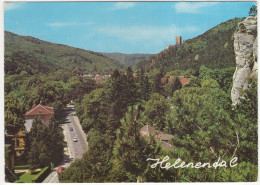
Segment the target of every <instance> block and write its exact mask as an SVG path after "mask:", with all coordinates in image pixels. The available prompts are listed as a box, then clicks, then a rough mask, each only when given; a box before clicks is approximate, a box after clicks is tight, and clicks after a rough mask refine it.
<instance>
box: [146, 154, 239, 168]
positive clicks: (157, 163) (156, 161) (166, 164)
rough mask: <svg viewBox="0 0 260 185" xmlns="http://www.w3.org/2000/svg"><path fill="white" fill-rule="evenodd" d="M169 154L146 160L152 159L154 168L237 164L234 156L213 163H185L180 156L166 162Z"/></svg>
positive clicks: (224, 166)
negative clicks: (227, 160)
mask: <svg viewBox="0 0 260 185" xmlns="http://www.w3.org/2000/svg"><path fill="white" fill-rule="evenodd" d="M169 159H170V158H169V156H165V157H164V158H163V159H162V160H161V159H160V158H157V159H152V158H148V159H147V160H146V161H154V163H153V164H152V165H151V168H156V167H157V166H158V167H160V168H161V169H169V168H206V167H207V168H215V169H217V168H218V167H219V168H227V167H228V166H229V167H231V168H233V167H235V166H237V163H236V162H237V160H238V158H237V157H234V158H232V159H231V160H230V162H229V163H227V162H226V161H225V160H220V158H218V160H217V161H216V162H214V163H213V164H211V163H201V162H197V163H195V164H194V163H193V162H190V163H187V164H186V162H185V161H182V160H181V159H180V158H178V159H176V160H175V162H174V163H170V162H167V161H168V160H169Z"/></svg>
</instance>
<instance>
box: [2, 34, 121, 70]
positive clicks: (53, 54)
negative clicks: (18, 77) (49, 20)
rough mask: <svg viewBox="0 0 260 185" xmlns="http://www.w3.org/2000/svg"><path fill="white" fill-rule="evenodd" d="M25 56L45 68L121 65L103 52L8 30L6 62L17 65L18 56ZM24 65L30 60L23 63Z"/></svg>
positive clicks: (100, 67)
mask: <svg viewBox="0 0 260 185" xmlns="http://www.w3.org/2000/svg"><path fill="white" fill-rule="evenodd" d="M21 58H22V59H21ZM26 58H27V59H28V63H30V58H31V60H34V61H36V63H39V65H41V67H39V66H38V68H39V69H38V70H40V69H41V68H43V70H47V71H52V70H57V69H67V70H72V69H75V68H79V69H80V70H82V71H84V72H91V71H93V70H94V68H95V66H96V69H97V70H99V71H104V72H110V71H112V70H113V69H114V68H121V67H122V65H121V64H120V63H119V62H117V61H115V60H112V59H110V58H108V57H106V56H104V55H102V54H100V53H96V52H92V51H87V50H83V49H79V48H74V47H69V46H65V45H61V44H53V43H50V42H46V41H42V40H39V39H37V38H33V37H29V36H19V35H16V34H13V33H11V32H7V31H5V62H14V63H13V64H14V65H19V62H18V61H17V60H20V61H23V59H26ZM30 64H31V66H30V67H32V66H33V65H35V64H33V62H31V63H30ZM45 64H46V65H45ZM10 65H11V63H10ZM23 65H29V64H25V63H24V64H23ZM34 67H37V66H34Z"/></svg>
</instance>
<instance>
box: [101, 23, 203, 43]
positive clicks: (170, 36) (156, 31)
mask: <svg viewBox="0 0 260 185" xmlns="http://www.w3.org/2000/svg"><path fill="white" fill-rule="evenodd" d="M198 30H199V28H197V27H183V28H178V27H176V26H175V25H171V26H169V27H151V26H141V27H138V26H130V27H119V26H107V27H103V28H98V29H97V31H98V32H100V33H102V34H105V35H108V36H112V37H117V38H119V39H121V40H124V41H126V42H129V43H136V42H146V41H147V42H149V41H152V42H153V43H164V42H167V41H172V40H174V39H175V37H176V36H178V35H181V34H183V33H190V32H196V31H198Z"/></svg>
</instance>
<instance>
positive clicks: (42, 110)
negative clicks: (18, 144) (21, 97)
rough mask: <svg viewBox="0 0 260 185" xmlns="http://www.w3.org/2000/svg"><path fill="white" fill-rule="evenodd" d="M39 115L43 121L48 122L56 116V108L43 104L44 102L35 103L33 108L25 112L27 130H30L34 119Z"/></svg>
mask: <svg viewBox="0 0 260 185" xmlns="http://www.w3.org/2000/svg"><path fill="white" fill-rule="evenodd" d="M37 116H39V117H40V119H41V121H42V123H44V124H48V123H49V121H50V119H51V118H52V117H53V116H54V110H53V108H52V107H48V106H44V105H42V102H40V104H38V105H33V107H32V109H31V110H29V111H27V112H26V114H25V117H26V122H25V129H26V131H27V132H30V130H31V128H32V123H33V120H34V119H35V118H36V117H37Z"/></svg>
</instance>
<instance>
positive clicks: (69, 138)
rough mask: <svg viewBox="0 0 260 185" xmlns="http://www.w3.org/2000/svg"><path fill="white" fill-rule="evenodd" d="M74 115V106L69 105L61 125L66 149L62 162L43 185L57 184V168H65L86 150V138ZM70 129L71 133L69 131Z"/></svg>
mask: <svg viewBox="0 0 260 185" xmlns="http://www.w3.org/2000/svg"><path fill="white" fill-rule="evenodd" d="M74 115H75V110H74V106H73V105H70V106H68V107H67V108H66V119H65V123H64V124H62V125H61V127H62V129H63V134H64V136H65V137H64V140H65V142H66V143H67V147H65V149H64V161H62V163H61V164H60V165H58V166H57V167H55V168H54V169H53V170H52V172H51V173H50V175H49V176H48V177H47V178H46V179H45V180H44V181H43V183H58V182H59V178H58V174H57V172H56V171H57V170H58V167H60V166H63V167H65V168H67V167H68V166H69V165H70V163H71V162H72V161H74V160H75V159H77V158H81V157H82V156H83V153H84V152H85V151H86V150H87V149H88V142H87V137H86V134H85V133H84V131H83V130H82V127H81V125H80V122H79V119H78V117H77V116H74ZM70 127H72V128H73V131H70ZM74 136H76V137H77V139H78V141H77V142H74V141H73V137H74Z"/></svg>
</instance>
